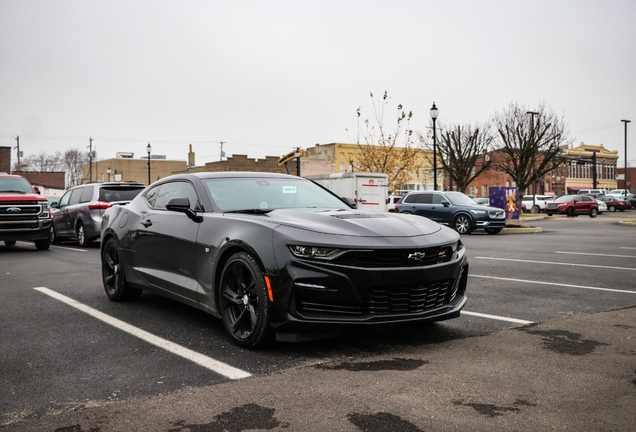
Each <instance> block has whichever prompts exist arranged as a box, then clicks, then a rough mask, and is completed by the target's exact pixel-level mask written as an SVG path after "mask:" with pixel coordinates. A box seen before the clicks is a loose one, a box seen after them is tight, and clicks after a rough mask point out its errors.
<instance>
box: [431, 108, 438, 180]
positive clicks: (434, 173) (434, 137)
mask: <svg viewBox="0 0 636 432" xmlns="http://www.w3.org/2000/svg"><path fill="white" fill-rule="evenodd" d="M437 114H438V111H437V107H436V106H435V102H433V107H432V108H431V118H432V119H433V190H437V136H436V134H435V120H437Z"/></svg>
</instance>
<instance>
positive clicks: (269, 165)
mask: <svg viewBox="0 0 636 432" xmlns="http://www.w3.org/2000/svg"><path fill="white" fill-rule="evenodd" d="M278 159H279V157H278V156H265V158H264V159H250V158H248V157H247V156H246V155H232V156H230V157H228V158H227V160H223V161H216V162H208V163H206V164H205V171H206V172H220V171H254V172H271V173H280V174H287V171H286V169H285V166H284V165H279V164H278ZM288 166H289V171H290V174H292V175H296V161H295V160H294V161H291V162H289V163H288ZM301 167H302V162H301ZM301 175H305V173H303V172H301Z"/></svg>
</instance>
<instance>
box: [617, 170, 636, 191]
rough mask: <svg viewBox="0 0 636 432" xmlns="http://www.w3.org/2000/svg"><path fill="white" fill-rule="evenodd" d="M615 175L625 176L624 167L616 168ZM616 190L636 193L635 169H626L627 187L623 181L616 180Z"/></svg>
mask: <svg viewBox="0 0 636 432" xmlns="http://www.w3.org/2000/svg"><path fill="white" fill-rule="evenodd" d="M616 174H625V167H623V168H616ZM616 183H617V186H616V189H627V190H628V191H630V192H631V193H634V191H636V167H629V166H628V167H627V185H625V180H617V182H616Z"/></svg>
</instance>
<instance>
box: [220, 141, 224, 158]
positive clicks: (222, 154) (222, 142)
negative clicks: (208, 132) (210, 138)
mask: <svg viewBox="0 0 636 432" xmlns="http://www.w3.org/2000/svg"><path fill="white" fill-rule="evenodd" d="M219 144H221V157H220V158H219V161H222V160H223V156H225V153H223V144H225V141H221V142H220V143H219Z"/></svg>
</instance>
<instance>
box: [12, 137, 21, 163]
mask: <svg viewBox="0 0 636 432" xmlns="http://www.w3.org/2000/svg"><path fill="white" fill-rule="evenodd" d="M15 140H16V142H17V143H18V146H17V147H16V149H18V171H20V170H21V168H22V167H21V166H20V156H21V155H20V135H16V137H15ZM9 168H11V167H9Z"/></svg>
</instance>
